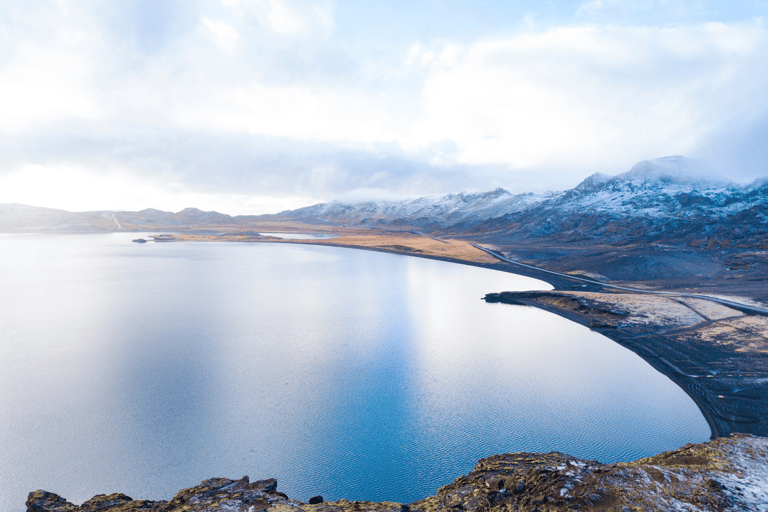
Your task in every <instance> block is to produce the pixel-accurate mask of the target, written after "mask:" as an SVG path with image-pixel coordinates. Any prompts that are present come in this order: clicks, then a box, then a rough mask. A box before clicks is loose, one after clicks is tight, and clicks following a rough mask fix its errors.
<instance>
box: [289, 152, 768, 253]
mask: <svg viewBox="0 0 768 512" xmlns="http://www.w3.org/2000/svg"><path fill="white" fill-rule="evenodd" d="M279 216H281V217H283V218H285V219H286V220H288V219H290V220H299V221H302V222H307V223H323V224H345V225H356V226H366V227H392V228H401V229H402V228H407V227H408V228H417V229H433V230H438V231H440V232H443V233H455V234H459V233H465V234H470V233H471V234H480V233H486V234H494V235H497V236H502V237H503V236H523V237H531V236H533V237H540V236H558V237H559V238H561V239H562V240H572V241H574V242H576V241H586V240H598V239H605V240H608V239H612V240H614V241H620V240H625V241H626V240H629V238H631V239H633V240H636V241H638V242H639V241H641V240H644V241H649V240H657V241H658V240H664V241H665V242H684V243H689V244H697V243H698V244H702V243H705V242H707V241H708V240H710V239H713V238H714V239H717V240H719V242H718V243H725V244H728V243H733V244H736V245H738V244H746V245H745V246H759V247H762V246H763V245H766V248H768V238H766V236H767V234H768V181H762V182H760V181H758V182H755V183H753V184H750V185H740V184H737V183H734V182H731V181H729V180H727V179H725V178H722V177H719V176H712V175H711V174H710V173H708V171H707V169H706V167H705V166H704V165H703V164H702V163H701V162H699V161H697V160H692V159H689V158H685V157H682V156H670V157H663V158H657V159H655V160H648V161H643V162H640V163H638V164H636V165H635V166H633V167H632V169H630V170H629V171H627V172H625V173H622V174H619V175H617V176H609V175H606V174H600V173H596V174H593V175H592V176H589V177H588V178H586V179H585V180H584V181H583V182H581V183H580V184H579V185H578V186H576V187H574V188H573V189H571V190H567V191H565V192H549V193H547V194H539V195H534V194H518V195H513V194H510V193H509V192H507V191H506V190H503V189H496V190H494V191H491V192H485V193H461V194H449V195H446V196H442V197H422V198H419V199H413V200H408V201H401V202H368V203H361V204H344V203H340V202H332V203H327V204H319V205H315V206H311V207H308V208H303V209H300V210H295V211H289V212H283V213H282V214H280V215H279ZM630 235H631V237H630ZM707 243H709V242H707Z"/></svg>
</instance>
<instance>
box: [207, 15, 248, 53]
mask: <svg viewBox="0 0 768 512" xmlns="http://www.w3.org/2000/svg"><path fill="white" fill-rule="evenodd" d="M200 20H201V21H202V22H203V25H205V27H206V28H207V29H208V30H210V31H211V33H212V34H213V35H214V36H215V37H216V40H217V42H218V43H219V44H220V45H221V46H222V47H224V48H226V49H228V50H232V49H234V46H235V45H236V44H237V41H238V39H240V34H238V32H237V30H235V29H234V28H233V27H231V26H229V25H227V24H226V23H224V22H223V21H218V20H213V19H210V18H207V17H205V16H201V17H200Z"/></svg>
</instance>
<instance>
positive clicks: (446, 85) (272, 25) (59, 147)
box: [0, 0, 768, 208]
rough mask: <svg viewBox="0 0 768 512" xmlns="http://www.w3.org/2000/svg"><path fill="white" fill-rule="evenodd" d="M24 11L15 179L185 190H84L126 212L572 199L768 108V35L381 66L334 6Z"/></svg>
mask: <svg viewBox="0 0 768 512" xmlns="http://www.w3.org/2000/svg"><path fill="white" fill-rule="evenodd" d="M606 1H607V3H611V4H613V3H615V4H616V5H613V7H617V8H618V6H623V5H625V4H626V2H613V3H612V2H610V1H609V0H606ZM650 3H653V2H650ZM19 5H20V6H21V7H19V8H18V9H16V10H17V11H18V13H15V14H14V15H13V16H10V17H8V16H6V17H5V18H3V17H2V16H3V13H2V12H0V113H2V114H0V133H2V134H3V136H4V142H5V143H6V147H7V148H10V149H9V150H8V151H6V152H5V154H2V155H0V157H1V158H2V160H0V176H5V175H9V174H14V175H15V174H16V173H18V172H21V171H20V169H21V167H19V166H18V165H17V164H18V162H28V163H29V164H31V165H43V166H51V167H52V168H55V169H58V171H57V172H60V170H61V168H62V166H64V167H67V166H68V167H70V168H73V169H80V170H81V171H82V172H85V173H87V174H88V175H92V176H100V175H103V174H104V173H105V172H108V171H105V170H104V169H109V168H112V167H114V168H115V169H122V171H121V172H126V173H129V174H130V173H137V174H141V175H143V176H145V177H146V176H150V175H151V174H152V173H155V174H157V175H158V176H165V175H166V174H167V173H172V174H173V176H174V178H173V180H170V181H167V180H166V181H167V182H166V181H164V180H163V179H160V178H158V179H157V180H154V181H153V180H149V178H146V179H145V180H144V181H142V182H141V183H144V185H142V187H145V188H141V189H132V188H131V187H130V186H129V185H128V184H127V182H126V180H127V178H126V179H122V178H120V176H119V175H114V176H113V175H110V176H112V178H110V179H107V178H104V179H103V180H96V181H94V180H93V179H91V178H85V177H82V176H81V178H82V179H88V180H90V182H91V183H93V187H96V184H97V183H98V184H100V185H99V186H101V187H104V190H105V192H104V197H110V198H112V200H114V201H115V202H116V204H117V203H119V204H124V203H126V202H125V201H124V202H120V201H118V199H117V197H118V196H117V195H115V194H116V192H114V191H115V190H116V189H115V188H114V187H112V188H110V185H109V182H110V180H111V179H114V180H115V182H116V183H123V184H125V187H123V188H124V189H125V190H126V191H128V190H130V191H131V193H130V194H129V193H128V192H126V193H125V197H126V198H128V199H126V201H129V199H130V198H129V196H131V195H132V196H133V197H137V196H140V195H141V194H149V192H142V190H149V188H155V189H157V190H159V191H160V192H158V194H159V195H158V196H153V197H154V198H155V199H157V200H160V199H161V198H165V199H163V201H169V198H170V194H171V193H177V194H179V195H180V197H182V196H183V197H191V196H189V195H184V194H190V193H191V192H190V190H191V189H184V190H182V189H178V188H177V189H173V188H172V187H171V188H169V185H168V184H167V183H170V182H172V181H174V180H176V181H178V182H179V183H184V184H185V186H187V187H193V185H192V183H194V187H197V188H195V190H196V191H197V192H195V193H200V194H211V197H214V196H216V194H224V195H226V194H234V195H237V194H238V193H239V190H240V189H239V188H237V187H246V188H247V189H248V190H250V191H259V193H260V194H262V193H263V194H264V195H269V194H274V195H275V196H276V197H284V198H291V197H299V196H300V197H304V198H305V199H306V198H307V196H316V197H317V198H318V199H329V198H333V197H334V195H341V194H344V193H349V192H350V191H352V190H356V189H359V190H364V191H366V194H367V193H368V192H367V191H368V190H375V191H377V192H376V194H379V192H378V191H380V190H382V191H383V190H389V191H390V192H393V193H396V194H402V195H409V196H415V195H419V194H422V193H432V192H434V191H435V190H436V189H437V188H438V186H437V185H435V184H436V183H439V182H442V183H450V184H451V185H450V186H451V187H461V188H475V189H483V188H490V187H495V186H498V185H502V186H504V185H508V184H518V185H519V187H518V188H517V189H516V190H518V191H523V190H525V189H526V188H527V187H528V186H530V185H531V184H534V185H537V186H541V187H544V188H554V189H558V188H562V187H564V186H571V185H573V184H575V182H578V180H579V179H581V178H583V177H584V175H585V173H586V172H591V171H592V170H593V169H594V170H606V171H608V172H618V171H622V170H625V169H627V168H629V167H630V166H631V165H632V164H634V163H635V162H636V161H638V160H641V159H646V158H654V157H658V156H662V155H668V154H686V153H688V152H689V150H690V149H691V148H695V147H701V145H702V141H706V140H710V139H711V138H712V137H717V134H718V133H719V132H721V131H722V130H725V129H728V127H729V126H734V125H738V124H740V123H741V124H744V123H748V122H749V121H750V120H751V119H753V118H755V117H756V116H757V115H758V114H759V113H760V112H762V111H764V110H766V109H768V96H766V95H765V92H764V91H765V90H768V32H767V31H766V29H765V26H764V24H763V22H762V20H759V19H758V20H755V21H753V22H749V23H702V24H695V25H691V24H685V23H678V24H675V25H670V26H646V27H643V26H640V27H638V26H626V25H621V24H611V25H607V24H598V23H591V24H581V25H566V26H543V25H536V24H535V23H533V22H529V23H527V24H524V25H523V26H522V28H518V29H517V31H516V32H513V33H511V34H510V33H509V32H508V33H505V34H503V35H497V36H495V37H490V36H488V37H484V38H480V39H478V38H475V39H472V38H469V39H461V38H454V39H451V38H449V37H447V38H445V39H441V40H439V41H437V40H422V41H415V40H413V41H412V40H396V42H397V43H398V44H397V45H394V46H393V48H397V50H392V52H390V53H388V54H384V55H382V54H380V53H371V54H365V52H363V51H359V52H358V51H357V50H356V51H352V52H350V53H348V52H346V51H345V50H344V48H348V47H349V45H350V44H354V41H351V42H350V41H342V40H340V39H337V38H336V37H337V36H336V27H335V21H334V10H335V9H336V6H335V5H334V4H333V3H332V2H330V1H328V2H326V1H309V0H218V1H213V2H200V3H194V4H190V5H191V6H190V7H189V8H187V9H182V10H183V11H184V13H183V14H184V15H185V16H188V17H187V18H185V20H184V22H183V23H182V22H180V21H179V20H178V19H176V18H174V16H177V17H178V16H179V14H178V13H177V12H176V11H173V9H171V10H170V11H169V12H170V13H171V14H170V15H168V16H166V17H165V18H163V17H158V16H154V14H155V11H154V10H153V9H150V10H149V11H147V13H144V14H145V15H146V16H148V19H149V21H150V22H151V23H150V22H146V23H148V25H146V26H144V25H141V22H140V21H141V20H139V21H136V20H134V22H133V24H131V23H132V22H131V20H127V19H124V18H123V15H124V14H125V13H124V12H123V11H120V10H119V9H121V8H122V6H123V5H124V4H122V3H115V4H101V3H99V2H93V3H91V2H89V1H85V0H83V1H80V2H78V1H76V0H68V1H64V0H62V1H57V2H48V3H46V2H43V3H42V4H40V5H39V6H38V7H34V6H32V7H28V6H27V4H19ZM29 5H32V4H29ZM104 5H106V6H107V7H104ZM136 5H139V4H138V3H137V4H136ZM142 5H144V4H142ZM146 5H151V2H150V3H147V4H146ZM169 5H171V4H170V3H169ZM181 5H186V4H181ZM644 5H645V4H644ZM649 5H650V4H649ZM681 5H682V4H681ZM95 6H99V7H98V8H97V7H95ZM607 7H611V6H609V5H607V4H606V8H607ZM99 9H101V10H99ZM110 9H112V10H110ZM14 12H16V11H14ZM105 20H106V21H105ZM115 20H119V22H118V21H115ZM145 21H146V20H145ZM123 22H125V23H123ZM115 23H117V24H118V25H120V26H121V27H122V28H120V29H119V30H118V29H115V27H114V26H113V24H115ZM146 23H145V24H146ZM164 23H165V25H163V24H164ZM123 25H125V27H123ZM126 27H127V28H126ZM380 33H381V32H380ZM142 38H144V39H142ZM393 40H395V36H393ZM141 41H145V42H144V43H142V42H141ZM147 41H149V42H147ZM459 41H461V42H459ZM377 48H380V46H377ZM380 51H381V50H376V52H380ZM201 141H202V142H201ZM277 141H279V142H277ZM11 153H13V157H12V158H11V156H9V155H10V154H11ZM220 160H222V161H220ZM388 166H394V167H388ZM755 166H757V164H755ZM24 169H26V170H25V171H24V172H28V173H30V176H39V174H36V172H37V171H34V172H33V171H32V170H30V169H31V168H29V167H25V168H24ZM555 170H557V172H555ZM531 171H533V172H531ZM449 175H450V178H449ZM542 176H546V179H545V178H542ZM3 179H7V178H3ZM121 180H122V181H121ZM54 181H55V180H54ZM545 181H546V182H547V183H544V182H545ZM3 183H4V184H5V186H10V184H11V183H12V182H10V181H5V182H3ZM13 183H16V185H18V186H19V187H21V185H20V182H13ZM66 183H70V184H71V183H74V181H72V180H69V181H64V182H60V185H61V186H65V185H66ZM526 183H527V184H528V185H526ZM93 187H89V190H91V191H92V195H98V194H95V193H94V192H93V191H94V190H96V188H93ZM206 187H208V188H206ZM118 188H120V187H118ZM22 190H25V189H24V188H23V187H21V188H19V189H18V192H19V194H18V195H19V197H21V196H24V197H29V196H26V195H24V194H22V193H21V191H22ZM61 190H66V189H61ZM174 190H175V192H174ZM452 190H453V191H455V190H454V189H452ZM262 191H263V192H262ZM440 191H446V190H445V188H440ZM449 191H450V190H449ZM70 192H71V193H70ZM67 194H68V195H71V196H72V197H75V196H77V197H79V198H80V199H81V200H82V201H87V200H88V197H87V196H85V195H78V194H79V192H78V190H72V191H68V192H67ZM10 195H11V194H10V193H6V194H5V196H6V197H10ZM195 197H196V198H197V199H196V200H199V201H201V203H200V204H203V202H204V201H205V200H204V199H203V198H202V196H199V197H198V196H195ZM222 197H223V196H222ZM8 200H13V199H8ZM21 200H22V199H16V201H21ZM51 200H52V199H51ZM286 200H287V199H286ZM36 204H40V203H39V201H37V202H36ZM126 204H127V203H126ZM168 204H169V205H170V204H171V203H168ZM173 204H174V205H175V204H176V203H173ZM243 204H244V203H243ZM155 206H156V207H161V208H170V206H163V204H161V203H157V204H155ZM187 206H188V205H187Z"/></svg>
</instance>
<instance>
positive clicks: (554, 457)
mask: <svg viewBox="0 0 768 512" xmlns="http://www.w3.org/2000/svg"><path fill="white" fill-rule="evenodd" d="M566 510H596V511H597V510H600V511H603V510H605V511H608V510H621V511H624V510H626V511H630V510H688V511H711V510H724V511H725V510H733V511H737V510H754V511H765V510H768V438H765V437H756V436H751V435H738V434H737V435H734V436H732V437H730V438H719V439H716V440H714V441H710V442H708V443H702V444H695V445H693V444H692V445H686V446H684V447H683V448H680V449H678V450H674V451H671V452H666V453H662V454H661V455H656V456H654V457H650V458H646V459H640V460H638V461H635V462H628V463H614V464H601V463H599V462H596V461H588V460H582V459H577V458H574V457H570V456H568V455H564V454H562V453H549V454H532V453H515V454H507V455H494V456H492V457H488V458H486V459H481V460H480V461H479V462H478V463H477V464H476V465H475V467H474V468H473V470H472V472H470V473H469V474H468V475H466V476H462V477H459V478H457V479H456V481H454V482H453V483H452V484H449V485H446V486H444V487H441V488H440V489H439V490H438V491H437V495H435V496H430V497H428V498H425V499H423V500H420V501H417V502H414V503H411V504H409V505H405V504H400V503H393V502H381V503H377V502H365V501H354V502H351V501H347V500H339V501H336V502H323V499H322V497H321V496H315V497H313V498H311V499H310V500H309V503H302V502H300V501H296V500H292V499H290V498H288V496H286V495H285V494H283V493H281V492H278V491H277V481H276V480H275V479H273V478H271V479H268V480H259V481H257V482H253V483H251V482H249V479H248V477H247V476H246V477H243V478H242V479H240V480H229V479H227V478H212V479H210V480H205V481H204V482H202V483H201V484H200V485H198V486H196V487H192V488H190V489H184V490H182V491H180V492H179V493H178V494H176V495H175V496H174V497H173V499H171V500H170V501H148V500H132V499H131V498H129V497H128V496H126V495H124V494H110V495H104V494H100V495H98V496H94V497H93V498H91V499H90V500H88V501H86V502H85V503H83V504H82V505H80V506H77V505H74V504H72V503H69V502H68V501H66V500H65V499H64V498H61V497H60V496H58V495H56V494H53V493H49V492H46V491H35V492H32V493H30V494H29V498H28V499H27V512H97V511H98V512H134V511H155V512H161V511H162V512H182V511H184V512H224V511H227V512H262V511H267V512H363V511H365V512H462V511H477V512H497V511H498V512H502V511H503V512H507V511H509V512H511V511H524V512H534V511H540V512H545V511H566Z"/></svg>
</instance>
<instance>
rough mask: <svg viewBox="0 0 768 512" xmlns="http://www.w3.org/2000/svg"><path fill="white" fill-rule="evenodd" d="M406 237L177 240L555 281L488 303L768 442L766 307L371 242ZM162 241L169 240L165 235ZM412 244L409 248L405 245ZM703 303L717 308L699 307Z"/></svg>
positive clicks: (714, 428)
mask: <svg viewBox="0 0 768 512" xmlns="http://www.w3.org/2000/svg"><path fill="white" fill-rule="evenodd" d="M414 235H415V236H414ZM398 236H399V237H400V238H397V241H398V243H397V244H395V245H392V243H391V240H390V242H387V244H386V245H381V244H379V245H362V244H355V243H350V242H351V241H352V240H351V239H353V238H354V236H352V237H345V236H343V235H342V236H340V237H338V238H334V239H315V240H298V239H274V238H271V237H269V238H267V237H259V238H249V239H242V238H241V237H236V236H226V237H210V236H206V237H205V240H200V238H197V237H195V236H194V235H179V236H178V238H176V237H174V239H175V240H179V241H183V240H189V241H192V239H195V238H197V240H199V241H221V242H224V241H241V242H261V243H289V244H301V245H322V246H333V247H341V248H347V249H362V250H368V251H376V252H387V253H390V254H399V255H403V256H415V257H420V258H427V259H433V260H438V261H445V262H448V263H459V264H463V265H470V266H475V267H480V268H487V269H490V270H497V271H501V272H507V273H511V274H516V275H520V276H524V277H530V278H534V279H537V280H539V281H542V282H545V283H547V284H549V285H550V286H552V287H553V290H551V291H529V292H502V293H499V292H494V291H489V293H488V294H487V295H486V297H484V298H483V299H485V300H488V297H489V296H491V297H492V296H499V297H502V296H504V297H506V299H504V298H500V299H499V300H492V302H506V303H509V304H514V305H524V306H529V307H537V308H539V309H542V310H545V311H547V312H549V313H553V314H556V315H558V316H561V317H563V318H566V319H568V320H570V321H573V322H575V323H578V324H580V325H584V326H586V327H588V328H590V329H591V330H593V331H595V332H597V333H599V334H602V335H603V336H605V337H607V338H608V339H610V340H611V341H613V342H615V343H618V344H619V345H621V346H622V347H625V348H627V349H628V350H631V351H632V352H634V353H635V354H637V355H638V356H639V357H641V358H642V359H643V360H644V361H645V362H646V363H648V364H650V365H651V366H652V367H653V368H654V369H656V370H657V371H659V372H660V373H661V374H663V375H665V376H666V377H667V378H669V379H670V380H672V381H673V382H674V383H675V384H676V385H677V386H679V387H680V388H681V389H682V390H683V391H685V393H686V394H688V396H690V397H691V399H692V400H693V401H694V402H695V403H696V405H697V406H698V407H699V410H700V411H701V413H702V415H703V416H704V418H705V420H706V421H707V423H708V424H709V426H710V430H711V432H712V438H713V439H714V438H717V437H725V436H728V435H729V434H731V433H749V434H754V435H760V436H768V337H766V336H765V334H766V333H768V316H766V315H764V314H763V312H762V311H763V309H762V308H757V307H753V306H750V305H746V304H740V303H735V302H733V301H728V300H720V299H717V298H715V297H706V296H703V295H700V294H691V293H686V292H684V291H680V292H675V291H671V292H664V291H661V292H660V290H650V289H649V290H643V289H637V288H634V289H633V288H632V287H629V286H628V285H627V286H623V285H614V284H612V283H610V282H606V283H602V282H599V281H596V280H593V279H585V278H584V277H583V276H579V275H574V276H568V275H566V274H563V273H561V272H556V271H552V270H548V269H543V268H537V267H535V266H533V265H528V264H515V262H510V261H509V260H507V261H504V260H506V258H503V257H502V258H499V256H498V255H496V254H494V251H490V250H487V249H485V248H482V247H478V246H477V245H475V244H474V243H471V242H468V244H469V245H471V246H472V248H473V249H475V250H477V251H482V252H483V254H485V255H486V256H488V257H489V258H491V259H486V260H485V261H472V260H469V259H467V258H466V257H464V258H459V257H451V256H448V255H438V254H430V253H426V252H424V251H422V250H420V249H418V248H416V247H417V244H418V243H422V242H423V240H422V239H425V238H428V239H429V240H430V241H431V242H434V243H435V244H446V243H450V242H455V240H450V241H446V240H441V239H437V238H434V237H426V236H425V235H423V234H421V233H418V234H414V233H412V232H394V233H393V232H377V233H376V234H375V235H371V236H369V237H366V238H365V242H366V243H368V242H369V241H370V239H384V237H387V238H389V239H391V238H392V237H398ZM345 238H346V240H345ZM163 241H164V242H165V241H171V240H168V239H167V238H166V239H164V240H163ZM408 243H410V244H411V246H408V245H406V244H408ZM465 243H467V242H465ZM419 247H423V245H422V246H419ZM441 247H442V245H441ZM705 301H708V302H711V304H709V305H703V306H702V305H701V304H698V303H699V302H701V303H703V302H705ZM691 304H694V305H693V306H692V305H691ZM694 306H695V307H694ZM643 308H644V309H643ZM707 308H709V309H710V310H713V311H715V313H716V315H715V316H717V315H719V317H718V318H717V319H713V318H711V316H712V313H707V314H705V313H702V311H703V310H706V309H707ZM713 308H714V309H713ZM678 310H679V311H678ZM673 312H674V314H673ZM649 315H650V316H651V317H654V318H652V321H650V320H649V319H648V318H649ZM654 315H655V316H654ZM665 315H666V316H665ZM675 315H677V316H675ZM707 315H710V316H707Z"/></svg>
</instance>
